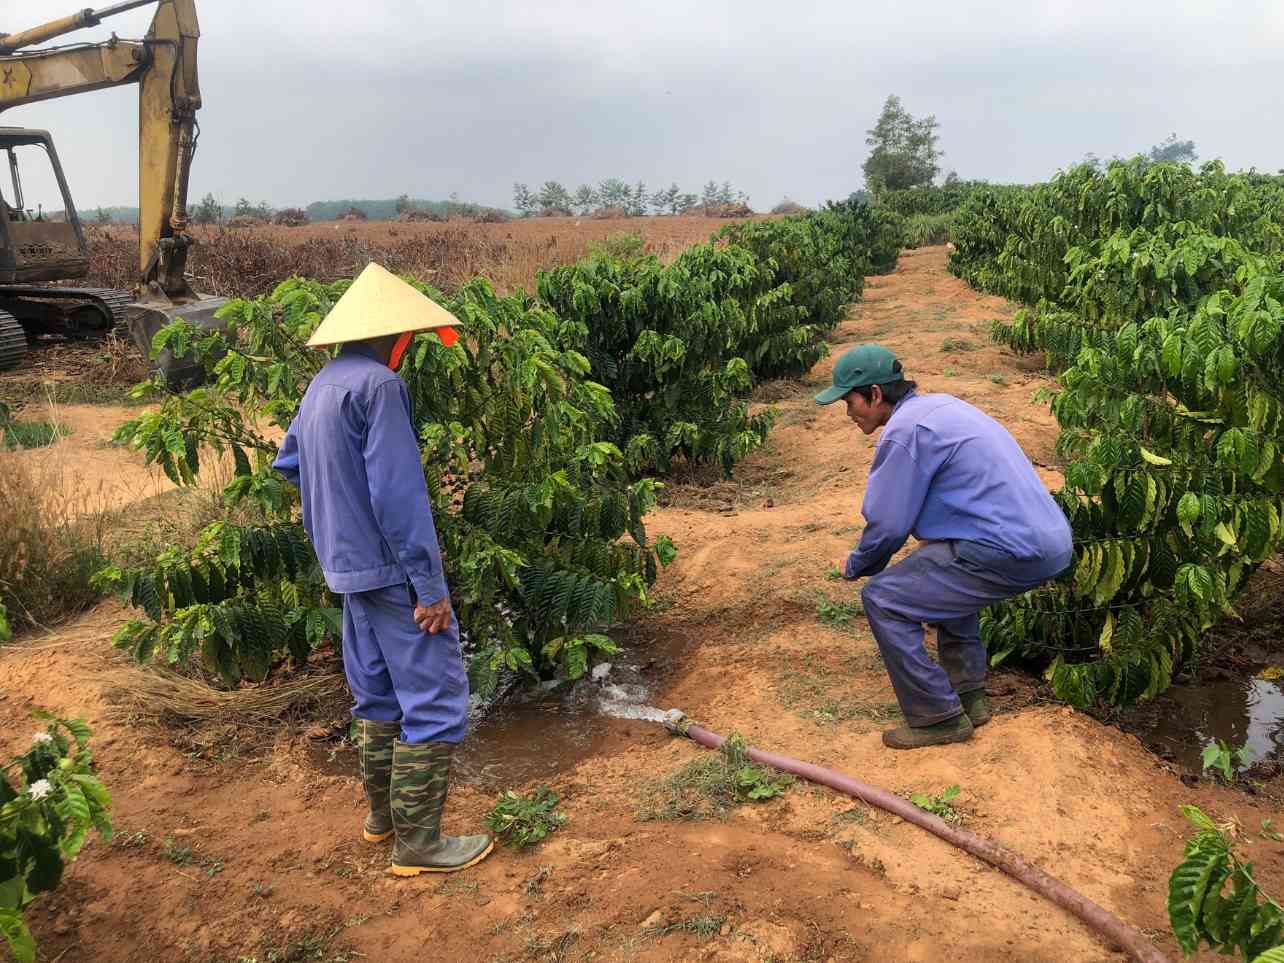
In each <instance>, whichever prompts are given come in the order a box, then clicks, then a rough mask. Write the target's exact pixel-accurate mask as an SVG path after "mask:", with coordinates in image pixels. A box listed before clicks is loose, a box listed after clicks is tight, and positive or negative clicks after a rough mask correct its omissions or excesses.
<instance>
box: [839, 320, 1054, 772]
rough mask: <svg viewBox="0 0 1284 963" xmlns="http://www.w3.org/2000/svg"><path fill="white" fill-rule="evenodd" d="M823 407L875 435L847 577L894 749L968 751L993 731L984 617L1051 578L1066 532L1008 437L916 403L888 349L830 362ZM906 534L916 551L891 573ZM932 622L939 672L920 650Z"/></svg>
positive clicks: (960, 404) (954, 403)
mask: <svg viewBox="0 0 1284 963" xmlns="http://www.w3.org/2000/svg"><path fill="white" fill-rule="evenodd" d="M833 380H834V383H833V385H832V386H831V387H829V388H827V389H825V390H824V391H822V392H821V393H820V394H818V395H817V396H816V403H817V404H818V405H828V404H833V403H834V402H835V401H844V402H845V403H846V405H847V416H848V417H849V418H851V420H852V421H854V422H856V424H857V425H859V426H860V430H861V431H862V432H864V433H865V434H867V435H872V434H873V433H874V432H876V431H878V430H879V429H880V428H882V429H883V434H882V437H880V438H879V440H878V443H877V446H876V447H875V450H874V464H873V466H872V467H871V468H870V472H869V483H868V484H867V486H866V489H865V501H864V504H863V505H862V506H861V513H862V514H863V515H864V516H865V529H864V531H863V532H862V533H861V539H860V544H859V545H858V546H857V547H856V548H855V550H853V551H852V553H851V554H850V555H849V556H848V557H847V559H846V562H845V564H844V566H843V577H844V578H846V579H849V580H855V579H858V578H862V577H869V581H868V582H866V584H865V587H864V589H863V590H862V591H861V599H862V601H863V602H864V605H865V616H866V618H868V619H869V624H870V628H871V629H872V630H873V633H874V638H875V639H876V640H877V641H878V648H879V651H880V652H881V653H882V655H883V662H884V664H885V665H886V666H887V673H888V675H889V676H891V680H892V687H893V689H895V691H896V699H897V702H899V703H900V707H901V712H902V713H903V714H904V716H905V722H906V725H904V726H901V727H900V728H898V729H893V730H890V731H888V732H885V733H884V734H883V743H884V744H885V745H887V746H890V747H891V748H893V749H916V748H919V747H922V746H934V745H941V744H943V743H949V742H962V741H963V740H965V739H970V738H971V737H972V733H973V730H974V728H975V727H977V726H982V725H984V724H985V723H987V722H989V721H990V707H989V703H988V700H987V699H986V695H985V674H986V656H985V647H984V645H983V644H982V642H981V633H980V622H979V613H980V612H981V610H982V609H984V608H985V607H986V606H988V605H990V604H992V603H994V602H998V601H1001V600H1003V599H1006V598H1011V597H1012V596H1014V595H1019V594H1021V593H1022V592H1025V591H1028V590H1029V589H1032V588H1034V587H1035V586H1036V585H1038V584H1040V583H1041V582H1045V581H1047V580H1048V579H1050V578H1053V577H1055V576H1056V575H1059V574H1060V573H1061V572H1062V571H1064V570H1065V568H1066V566H1067V565H1069V564H1070V557H1071V540H1070V526H1069V524H1068V523H1067V521H1066V517H1065V514H1064V513H1063V512H1062V511H1061V509H1060V508H1059V507H1058V505H1057V503H1056V502H1055V501H1053V499H1052V496H1051V495H1050V494H1048V490H1047V488H1046V487H1045V486H1044V484H1043V482H1042V480H1041V479H1040V478H1039V476H1038V474H1036V473H1035V470H1034V467H1033V466H1032V465H1031V464H1030V459H1029V458H1027V457H1026V455H1025V453H1024V452H1023V451H1022V450H1021V446H1020V445H1018V444H1017V442H1016V439H1015V438H1013V437H1012V435H1011V434H1009V433H1008V431H1007V430H1006V429H1005V428H1004V427H1003V426H1002V425H1000V424H999V423H998V422H997V421H995V420H994V419H993V418H991V417H990V416H989V415H987V414H985V413H984V412H982V411H980V410H979V409H977V408H974V407H973V406H972V405H970V404H968V403H967V402H966V401H961V400H959V399H958V398H954V397H951V396H950V395H938V394H932V395H920V394H918V392H917V390H916V389H917V387H918V386H917V385H916V384H915V383H914V382H913V381H909V380H907V379H906V378H905V373H904V371H903V370H902V367H901V363H900V362H899V361H898V360H896V356H895V355H893V354H892V353H891V352H890V351H888V350H887V349H886V348H884V347H882V346H881V345H877V344H862V345H859V346H857V347H855V348H852V349H850V350H849V351H847V352H846V353H845V354H844V355H843V356H842V357H841V358H839V359H838V363H837V364H835V365H834V379H833ZM910 535H913V536H914V537H915V538H917V539H918V540H919V541H920V542H922V543H923V544H922V545H921V546H920V547H919V548H918V549H917V550H916V551H914V552H913V553H911V554H910V555H909V556H908V557H906V558H905V559H903V560H902V561H900V562H898V563H897V564H896V565H893V566H891V567H890V568H888V564H887V563H888V562H889V561H890V560H891V557H892V556H893V555H894V554H895V553H896V552H897V551H898V550H899V549H900V548H901V546H902V545H904V544H905V541H906V540H907V539H908V538H909V536H910ZM924 625H934V626H936V632H937V636H936V639H937V652H938V655H939V657H940V665H937V664H936V663H935V662H933V661H932V660H931V658H929V657H928V655H927V650H926V649H925V648H924V646H923V626H924Z"/></svg>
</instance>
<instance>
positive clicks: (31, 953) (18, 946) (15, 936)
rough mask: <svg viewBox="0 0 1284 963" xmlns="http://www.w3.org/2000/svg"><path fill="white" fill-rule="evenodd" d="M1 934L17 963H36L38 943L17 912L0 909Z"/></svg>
mask: <svg viewBox="0 0 1284 963" xmlns="http://www.w3.org/2000/svg"><path fill="white" fill-rule="evenodd" d="M0 933H4V938H5V940H6V942H8V944H9V949H10V950H12V951H13V958H14V959H15V960H17V963H35V959H36V941H35V939H33V938H32V936H31V930H29V929H27V924H26V923H25V922H23V919H22V914H21V913H19V912H18V911H17V910H9V909H0Z"/></svg>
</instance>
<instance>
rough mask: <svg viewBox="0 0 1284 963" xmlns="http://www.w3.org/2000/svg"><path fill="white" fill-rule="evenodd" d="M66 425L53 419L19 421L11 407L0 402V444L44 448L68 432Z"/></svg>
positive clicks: (5, 446)
mask: <svg viewBox="0 0 1284 963" xmlns="http://www.w3.org/2000/svg"><path fill="white" fill-rule="evenodd" d="M70 430H71V429H69V428H68V427H67V426H66V425H62V424H59V423H57V422H53V421H19V420H18V419H17V418H15V417H14V411H13V409H12V408H11V407H10V406H9V405H7V404H5V403H3V402H0V446H3V447H4V448H7V449H9V450H13V449H15V448H44V447H45V446H46V445H52V444H53V443H54V442H55V441H57V440H58V439H59V438H62V437H64V436H65V435H67V434H68V433H69V432H70Z"/></svg>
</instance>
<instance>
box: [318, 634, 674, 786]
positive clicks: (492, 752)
mask: <svg viewBox="0 0 1284 963" xmlns="http://www.w3.org/2000/svg"><path fill="white" fill-rule="evenodd" d="M687 642H688V640H687V638H686V637H683V636H678V635H673V636H663V637H660V638H659V639H656V640H653V641H650V642H648V643H646V644H639V645H623V646H621V648H622V651H621V652H620V653H619V654H617V655H616V656H615V657H614V658H613V659H612V661H611V663H610V664H605V663H602V664H599V665H596V666H594V668H593V672H592V675H591V676H587V677H585V678H583V679H581V680H579V681H578V682H576V683H575V684H573V685H565V684H563V685H560V686H552V685H549V686H545V687H544V688H542V689H534V690H525V691H518V692H515V693H513V694H511V695H510V696H508V697H507V698H505V699H502V700H501V701H500V702H499V703H498V704H496V705H493V706H490V707H489V708H487V709H485V710H484V711H481V710H479V711H478V712H477V713H476V715H475V717H474V720H473V722H472V725H471V728H470V731H469V734H468V737H467V738H466V739H465V740H464V742H463V744H462V745H461V746H460V748H459V750H458V751H457V752H456V753H455V758H454V765H453V768H452V778H454V779H456V780H458V781H460V782H463V783H468V784H471V785H476V786H480V787H483V788H485V789H487V790H497V789H508V788H510V787H513V786H518V785H522V784H524V783H529V782H538V781H547V780H549V779H551V778H553V777H554V776H556V775H558V774H559V773H561V772H565V771H566V770H568V769H570V768H572V767H574V766H576V765H578V764H579V763H580V762H582V761H583V760H585V759H587V758H589V757H591V756H594V755H597V754H599V753H603V752H609V751H611V750H612V749H613V748H614V747H615V746H616V745H624V744H627V742H629V741H631V740H633V739H636V738H637V734H638V732H639V729H638V726H639V723H641V722H645V723H652V722H662V721H663V720H664V713H663V712H662V711H660V710H659V709H656V708H653V707H652V706H650V705H648V704H647V703H648V701H650V700H653V699H655V698H656V696H657V693H658V692H659V689H660V686H661V684H662V682H663V681H664V679H665V677H666V676H667V675H668V673H669V671H670V670H672V668H673V667H674V666H676V665H678V664H680V663H681V655H682V652H683V651H684V650H685V648H686V645H687ZM647 731H648V732H649V731H652V730H651V729H650V726H649V725H648V726H647ZM656 731H658V730H656ZM308 756H309V761H310V763H311V765H312V767H313V768H314V769H316V770H318V771H320V772H323V773H326V774H327V775H342V776H352V777H354V778H355V777H356V776H357V753H356V750H355V748H354V747H353V746H352V744H351V743H350V742H348V741H347V740H346V739H332V740H327V741H324V742H315V743H312V744H310V745H309V747H308Z"/></svg>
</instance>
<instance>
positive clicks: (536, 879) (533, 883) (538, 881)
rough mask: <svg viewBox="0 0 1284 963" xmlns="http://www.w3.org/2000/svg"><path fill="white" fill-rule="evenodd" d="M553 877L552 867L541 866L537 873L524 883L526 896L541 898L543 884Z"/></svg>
mask: <svg viewBox="0 0 1284 963" xmlns="http://www.w3.org/2000/svg"><path fill="white" fill-rule="evenodd" d="M552 875H553V867H552V866H541V867H540V868H539V872H537V873H536V874H535V875H534V876H532V877H531V878H530V879H528V880H527V881H526V895H527V896H543V895H544V884H545V883H546V882H547V881H548V878H549V877H550V876H552Z"/></svg>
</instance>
